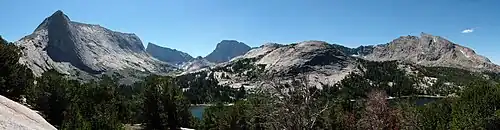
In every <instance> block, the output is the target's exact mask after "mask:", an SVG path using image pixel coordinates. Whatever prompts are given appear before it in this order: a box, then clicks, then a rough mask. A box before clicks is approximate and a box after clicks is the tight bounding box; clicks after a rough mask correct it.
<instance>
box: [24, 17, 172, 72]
mask: <svg viewBox="0 0 500 130" xmlns="http://www.w3.org/2000/svg"><path fill="white" fill-rule="evenodd" d="M16 45H18V46H20V47H21V48H23V49H22V52H23V53H24V54H23V56H22V57H21V58H20V60H19V62H21V63H22V64H26V65H27V66H28V67H29V68H31V69H32V70H33V72H34V74H35V75H37V76H40V75H41V73H43V72H45V71H47V70H49V69H55V70H57V71H58V72H60V73H63V74H68V75H73V77H75V76H76V75H75V74H84V75H89V76H90V77H92V75H99V74H103V73H104V72H107V71H120V70H125V69H131V70H135V71H140V72H148V73H149V72H151V73H164V72H168V71H170V70H172V69H173V67H172V66H171V65H169V64H167V63H165V62H161V61H159V60H156V59H154V58H152V57H151V56H149V55H148V54H147V53H146V51H145V48H144V46H143V44H142V42H141V40H140V39H139V37H137V36H136V35H135V34H133V33H121V32H117V31H113V30H110V29H107V28H104V27H102V26H100V25H94V24H84V23H79V22H73V21H71V20H70V19H69V17H68V16H67V15H65V14H64V13H63V12H62V11H60V10H59V11H56V12H55V13H54V14H52V15H51V16H49V17H47V18H46V19H44V20H43V22H42V23H41V24H40V25H39V26H38V27H37V28H36V29H35V31H34V32H33V33H32V34H30V35H28V36H25V37H23V38H22V39H20V40H19V41H17V42H16Z"/></svg>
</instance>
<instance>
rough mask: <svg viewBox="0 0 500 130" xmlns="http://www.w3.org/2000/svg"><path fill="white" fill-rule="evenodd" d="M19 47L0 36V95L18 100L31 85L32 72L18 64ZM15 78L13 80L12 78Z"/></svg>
mask: <svg viewBox="0 0 500 130" xmlns="http://www.w3.org/2000/svg"><path fill="white" fill-rule="evenodd" d="M21 55H22V54H21V52H20V49H19V48H18V47H17V46H16V45H14V44H13V43H9V42H7V41H5V40H4V39H2V37H1V36H0V95H3V96H5V97H7V98H10V99H12V100H14V101H19V99H20V98H21V95H23V93H24V91H25V90H26V89H27V88H28V87H32V86H33V81H34V79H33V73H31V70H30V69H28V68H27V67H26V66H25V65H22V64H19V62H18V61H19V57H21ZM14 79H15V80H14Z"/></svg>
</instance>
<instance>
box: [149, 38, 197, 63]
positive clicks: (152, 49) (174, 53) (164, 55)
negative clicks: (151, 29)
mask: <svg viewBox="0 0 500 130" xmlns="http://www.w3.org/2000/svg"><path fill="white" fill-rule="evenodd" d="M146 51H147V52H148V53H149V54H151V56H153V57H154V58H156V59H158V60H161V61H165V62H168V63H171V64H181V63H184V62H187V61H191V60H193V57H192V56H191V55H189V54H187V53H185V52H182V51H178V50H176V49H170V48H167V47H161V46H158V45H156V44H153V43H148V47H147V48H146Z"/></svg>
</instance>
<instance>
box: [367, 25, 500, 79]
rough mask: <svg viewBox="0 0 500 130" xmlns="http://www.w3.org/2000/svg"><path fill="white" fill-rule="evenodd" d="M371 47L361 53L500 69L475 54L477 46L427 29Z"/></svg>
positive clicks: (381, 58)
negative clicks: (429, 31) (452, 39)
mask: <svg viewBox="0 0 500 130" xmlns="http://www.w3.org/2000/svg"><path fill="white" fill-rule="evenodd" d="M370 51H371V52H361V53H358V54H361V55H362V58H363V59H367V60H372V61H390V60H399V61H405V62H410V63H414V64H419V65H423V66H440V67H453V68H461V69H466V70H471V71H492V72H500V66H498V65H495V64H493V63H492V62H490V60H488V58H486V57H484V56H481V55H478V54H476V53H475V52H474V50H472V49H470V48H467V47H464V46H460V45H458V44H455V43H452V42H450V41H448V40H446V39H444V38H442V37H439V36H433V35H430V34H425V33H422V34H421V35H420V37H417V36H402V37H399V38H397V39H395V40H393V41H392V42H390V43H387V44H384V45H377V46H374V47H373V49H372V50H370Z"/></svg>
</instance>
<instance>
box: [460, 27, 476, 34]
mask: <svg viewBox="0 0 500 130" xmlns="http://www.w3.org/2000/svg"><path fill="white" fill-rule="evenodd" d="M472 32H474V28H467V29H464V30H462V33H472Z"/></svg>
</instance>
